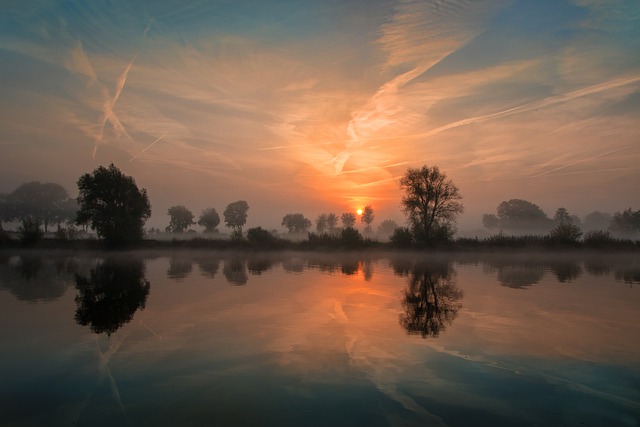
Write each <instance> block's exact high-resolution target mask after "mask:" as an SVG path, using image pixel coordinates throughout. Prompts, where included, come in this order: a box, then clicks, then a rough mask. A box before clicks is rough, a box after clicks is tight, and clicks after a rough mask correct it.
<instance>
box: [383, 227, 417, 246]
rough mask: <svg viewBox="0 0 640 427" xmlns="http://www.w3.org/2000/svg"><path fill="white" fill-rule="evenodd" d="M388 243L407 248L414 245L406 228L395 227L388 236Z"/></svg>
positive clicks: (411, 235)
mask: <svg viewBox="0 0 640 427" xmlns="http://www.w3.org/2000/svg"><path fill="white" fill-rule="evenodd" d="M389 241H391V243H393V244H394V245H395V246H399V247H409V246H411V245H413V243H414V239H413V234H412V233H411V230H409V229H408V228H407V227H396V229H395V230H393V234H391V236H389Z"/></svg>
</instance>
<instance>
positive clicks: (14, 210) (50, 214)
mask: <svg viewBox="0 0 640 427" xmlns="http://www.w3.org/2000/svg"><path fill="white" fill-rule="evenodd" d="M68 199H69V194H67V190H65V189H64V187H62V186H61V185H59V184H54V183H44V184H42V183H40V182H37V181H33V182H27V183H25V184H22V185H20V186H19V187H18V188H16V189H15V190H14V191H13V192H12V193H11V194H9V195H8V196H7V198H6V203H7V206H8V209H7V213H8V214H9V217H10V218H11V219H13V220H15V219H18V220H24V219H25V218H32V219H34V220H37V221H38V222H39V223H41V224H43V225H44V231H45V233H46V232H47V231H48V227H49V224H50V223H51V222H54V221H56V220H57V219H58V218H59V217H60V216H61V215H62V213H63V207H64V204H65V202H66V201H67V200H68Z"/></svg>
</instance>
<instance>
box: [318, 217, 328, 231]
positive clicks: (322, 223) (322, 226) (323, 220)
mask: <svg viewBox="0 0 640 427" xmlns="http://www.w3.org/2000/svg"><path fill="white" fill-rule="evenodd" d="M327 227H328V224H327V214H320V215H318V218H316V231H317V232H318V233H320V234H323V233H324V232H325V231H327Z"/></svg>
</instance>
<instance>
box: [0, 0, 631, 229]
mask: <svg viewBox="0 0 640 427" xmlns="http://www.w3.org/2000/svg"><path fill="white" fill-rule="evenodd" d="M638 52H640V3H638V2H637V1H635V0H629V1H623V0H621V1H599V0H574V1H564V0H554V1H551V0H549V1H473V2H471V1H462V0H452V1H442V0H441V1H435V0H433V1H410V0H406V1H349V2H345V1H326V2H310V1H308V2H307V1H288V2H285V1H251V2H250V1H243V2H237V1H200V2H189V3H188V4H186V3H185V2H179V1H138V2H124V1H109V2H107V1H64V2H63V1H45V0H43V1H34V2H29V3H28V4H27V3H24V2H18V1H11V2H9V3H8V4H7V5H5V6H4V10H3V14H2V17H0V62H1V63H2V67H1V68H0V76H1V79H0V88H1V90H2V93H3V96H2V100H1V101H0V111H1V114H0V149H1V150H2V151H3V153H4V155H3V156H0V171H1V174H2V181H0V192H9V191H11V190H13V189H14V188H15V187H16V186H18V185H19V184H21V183H22V182H26V181H32V180H38V181H42V182H58V183H60V184H62V185H64V186H65V187H66V188H67V189H68V190H69V192H70V193H71V194H72V195H75V194H76V188H75V181H76V180H77V178H78V177H79V176H80V175H81V174H82V173H85V172H89V171H91V170H93V169H94V168H95V167H97V166H98V165H106V164H109V163H111V162H113V163H114V164H116V165H117V166H118V167H120V168H121V169H122V170H123V171H125V172H126V173H128V174H130V175H133V176H134V177H135V178H136V180H137V182H138V184H139V185H140V186H142V187H145V188H147V189H148V191H149V195H150V198H151V202H152V208H153V216H152V219H151V222H150V224H151V225H157V226H164V225H166V224H167V223H168V216H167V215H166V210H167V209H168V207H170V206H172V205H177V204H182V205H185V206H187V207H189V208H190V209H191V210H193V211H194V212H195V213H196V214H197V213H198V212H200V210H202V209H204V208H207V207H215V208H216V209H218V211H222V210H223V209H224V208H225V206H226V205H227V204H228V203H230V202H232V201H235V200H238V199H244V200H247V201H248V202H249V205H250V206H251V209H250V211H249V225H258V224H260V225H264V226H267V227H270V228H271V227H278V226H279V223H280V220H281V218H282V216H284V215H285V214H286V213H291V212H302V213H304V214H305V215H306V216H308V217H310V218H315V217H316V216H317V215H318V214H319V213H321V212H330V211H333V212H337V213H341V212H345V211H353V210H355V209H356V208H358V207H362V206H364V205H366V204H371V205H372V206H373V207H374V210H375V211H376V212H377V213H378V215H377V218H378V219H379V220H380V221H381V220H382V219H384V218H395V219H401V218H402V216H401V214H400V207H399V203H400V198H401V193H400V190H399V186H398V181H399V178H400V176H402V174H403V173H404V171H406V169H407V168H408V167H419V166H422V165H423V164H427V165H438V166H439V167H440V169H441V170H443V171H444V172H445V173H447V175H448V176H449V177H451V178H452V179H453V181H454V182H455V183H456V184H457V185H458V187H459V188H460V190H461V193H462V195H463V197H464V200H463V201H464V204H465V208H466V211H465V214H464V215H463V217H462V218H461V221H460V223H461V228H473V227H478V226H479V225H480V217H481V214H482V213H484V212H493V211H494V210H495V207H496V206H497V204H498V203H500V202H501V201H502V200H508V199H511V198H523V199H527V200H530V201H532V202H534V203H537V204H538V205H540V206H541V207H542V208H543V209H544V210H545V211H546V212H547V213H548V214H549V215H552V214H553V212H554V211H555V209H556V208H558V207H561V206H563V207H566V208H567V209H569V211H570V212H571V213H576V214H578V215H584V214H586V213H589V212H591V211H592V210H595V209H598V210H604V211H609V212H614V211H618V210H622V209H625V208H627V207H633V208H634V209H638V208H640V206H638V205H637V204H638V201H639V200H640V186H638V184H637V183H638V182H640V166H638V165H640V126H638V124H637V123H640V120H639V119H640V117H639V116H640V54H638ZM374 225H375V223H374Z"/></svg>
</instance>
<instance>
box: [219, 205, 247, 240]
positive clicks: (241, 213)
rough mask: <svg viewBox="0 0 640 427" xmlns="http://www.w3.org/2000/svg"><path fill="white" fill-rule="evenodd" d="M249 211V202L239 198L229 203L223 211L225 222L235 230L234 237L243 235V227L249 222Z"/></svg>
mask: <svg viewBox="0 0 640 427" xmlns="http://www.w3.org/2000/svg"><path fill="white" fill-rule="evenodd" d="M247 211H249V204H248V203H247V202H245V201H244V200H238V201H237V202H233V203H229V204H228V205H227V208H226V209H225V210H224V212H223V215H224V223H225V225H226V226H227V227H228V228H231V229H232V230H233V237H234V238H240V237H242V227H243V226H244V225H245V224H246V222H247Z"/></svg>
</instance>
